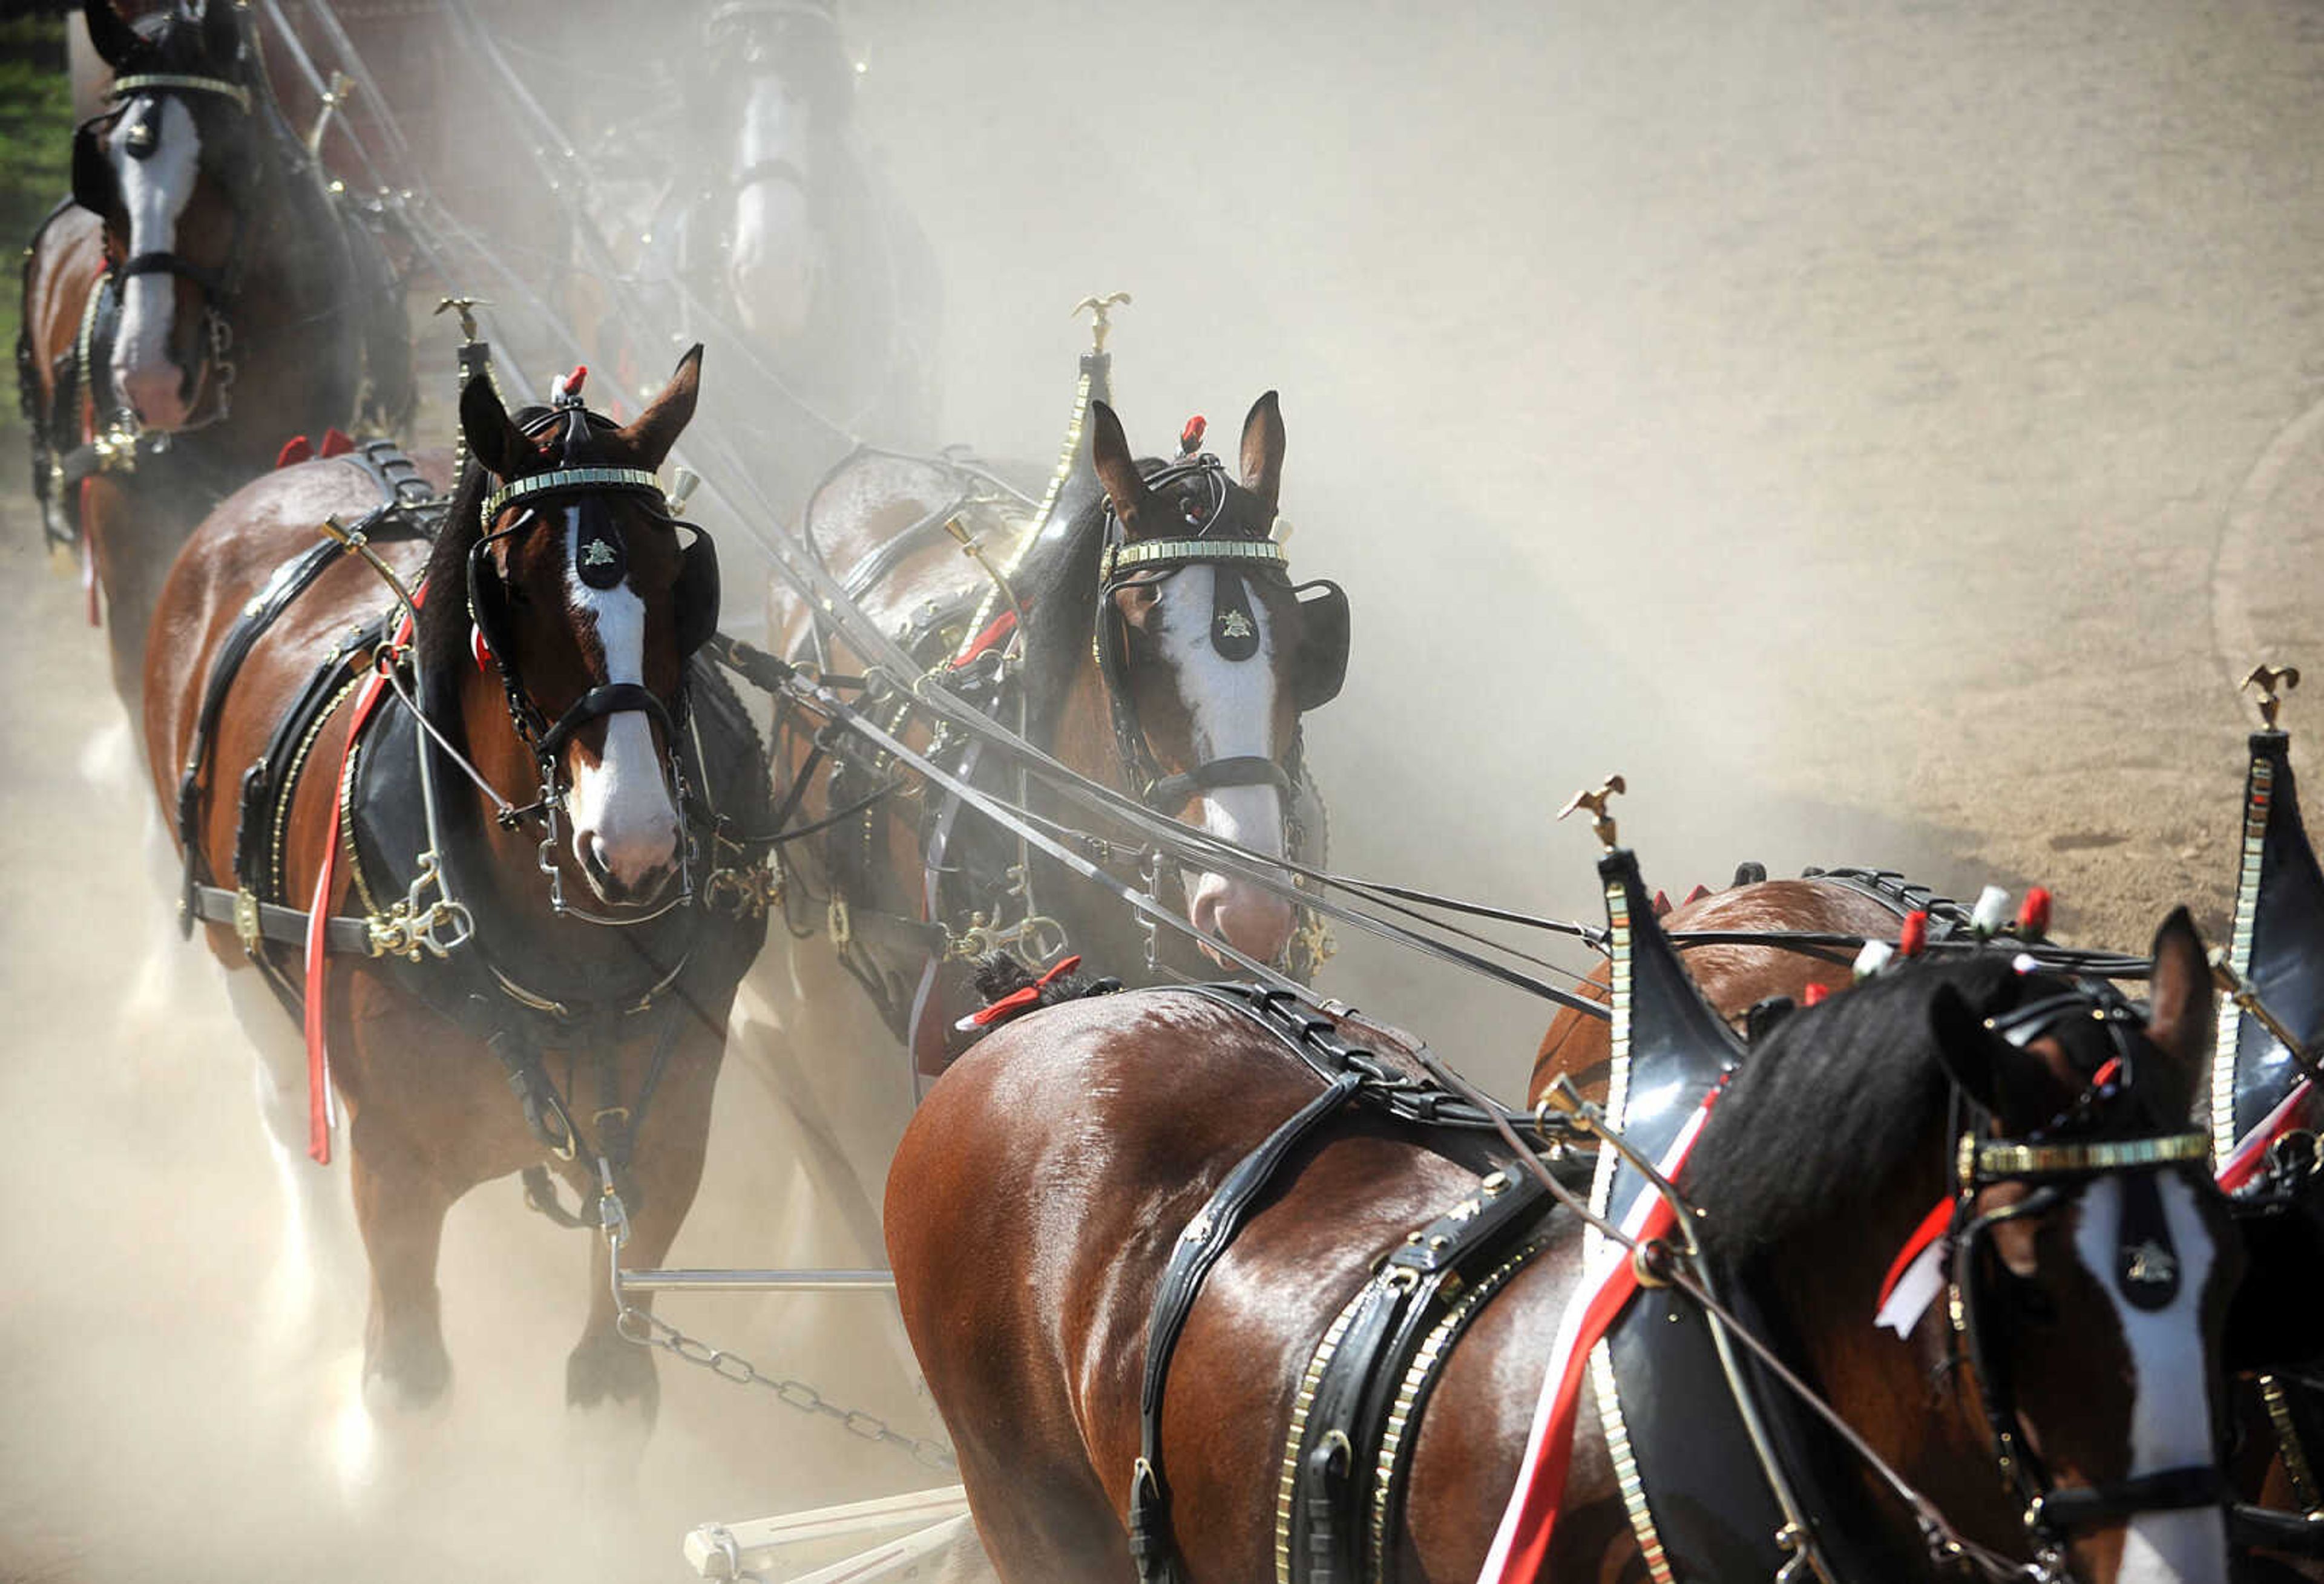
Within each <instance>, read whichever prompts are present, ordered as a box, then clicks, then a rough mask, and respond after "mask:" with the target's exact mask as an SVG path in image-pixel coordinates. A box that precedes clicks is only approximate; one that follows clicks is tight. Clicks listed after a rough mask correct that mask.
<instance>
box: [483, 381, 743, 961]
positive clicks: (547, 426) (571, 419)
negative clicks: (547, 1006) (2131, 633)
mask: <svg viewBox="0 0 2324 1584" xmlns="http://www.w3.org/2000/svg"><path fill="white" fill-rule="evenodd" d="M592 417H593V415H592V414H590V413H589V412H588V410H586V408H585V407H584V406H583V405H582V403H581V401H580V400H579V398H577V397H561V398H559V399H558V401H557V402H556V403H555V405H553V406H552V407H551V409H550V410H549V413H548V414H547V415H546V416H545V417H542V418H539V419H534V420H533V421H532V423H531V424H530V426H529V427H527V428H525V433H526V434H527V435H528V436H529V437H532V438H535V439H539V438H541V437H545V436H546V435H547V434H548V433H549V431H550V430H551V429H553V428H556V427H557V426H558V424H560V423H562V424H564V425H565V426H566V436H565V459H564V462H563V464H562V465H559V466H557V467H554V468H551V469H550V470H549V471H548V472H546V473H539V474H529V475H527V476H525V477H523V478H519V479H514V480H511V481H509V482H506V483H503V484H502V485H501V486H500V487H499V488H498V489H495V490H493V492H492V493H490V494H489V495H487V496H486V497H485V499H484V503H483V505H482V507H481V508H480V509H479V511H478V513H477V517H478V525H479V527H480V529H481V530H483V531H481V532H480V533H479V535H478V536H477V539H476V542H475V544H474V545H473V546H471V547H470V548H469V551H468V560H467V590H466V594H467V600H468V617H469V620H470V621H471V622H473V623H475V630H476V632H477V634H478V636H479V638H480V639H481V640H482V648H483V650H484V654H485V655H486V656H487V657H489V658H491V660H492V662H493V668H494V669H495V670H497V671H498V672H499V674H500V678H501V686H502V689H503V693H504V694H505V695H506V697H507V701H508V713H509V723H510V724H511V726H512V727H513V728H514V730H515V732H516V734H517V736H518V738H519V740H520V741H522V742H523V743H524V744H525V746H526V747H527V748H528V749H530V751H531V753H532V756H533V760H534V762H535V764H536V765H537V766H538V768H539V775H540V797H539V801H538V802H536V803H534V804H533V805H532V806H530V807H528V808H509V807H503V809H502V811H501V813H500V815H499V816H498V821H499V824H501V826H502V828H503V829H508V830H513V829H514V828H516V825H517V824H518V823H519V822H520V821H521V818H522V817H523V816H524V815H536V816H538V817H539V819H540V821H541V823H542V825H543V832H542V836H541V842H540V852H539V868H540V870H541V872H542V873H543V874H544V875H546V876H547V877H548V879H549V903H550V907H551V908H552V910H553V911H554V912H556V913H557V914H558V915H559V916H571V917H574V918H577V919H580V920H582V921H583V922H585V923H588V924H598V925H607V926H632V925H639V924H645V923H648V922H650V921H651V920H653V919H656V918H659V917H660V916H662V915H664V914H666V913H668V912H669V911H671V910H672V909H673V908H677V907H685V906H687V904H689V903H690V902H692V901H693V899H694V865H693V845H694V843H693V840H692V837H691V834H690V833H691V832H692V830H693V828H694V825H693V820H692V818H691V814H692V798H693V794H692V789H691V787H689V786H688V784H687V777H686V773H685V769H684V767H683V765H682V763H681V761H680V759H679V752H678V749H679V743H680V741H681V732H682V731H683V728H684V725H685V722H686V718H687V702H688V701H687V684H686V678H687V668H686V663H685V662H686V660H687V658H688V657H690V656H691V654H692V652H693V650H694V649H697V648H699V647H700V641H701V640H702V639H706V638H707V636H708V632H709V630H710V629H711V628H712V627H715V624H716V622H717V561H716V553H715V550H714V549H713V548H712V545H711V540H710V538H709V536H708V535H707V534H705V533H704V532H703V531H702V530H701V529H699V528H697V527H696V526H695V525H694V524H692V523H689V522H685V521H682V520H679V519H678V518H676V517H673V516H671V515H670V514H669V502H668V498H667V497H666V496H665V495H664V493H663V491H662V487H661V481H660V479H659V478H658V477H657V476H656V475H655V474H652V473H650V472H649V471H648V470H646V469H644V468H638V467H611V466H603V465H589V464H586V463H583V462H581V461H579V460H578V459H577V453H578V451H579V449H580V447H581V445H582V442H583V441H584V439H585V438H586V436H587V433H588V426H589V424H590V422H591V420H592ZM600 421H602V420H600ZM608 494H622V495H630V496H634V497H639V498H641V499H642V500H643V501H645V502H647V510H648V511H650V512H651V513H652V514H653V515H654V516H655V517H656V518H658V519H659V520H661V521H662V522H663V523H664V524H665V525H667V526H668V527H669V528H670V529H672V530H677V529H678V528H685V529H687V530H688V531H690V532H691V533H692V534H693V535H694V539H693V542H692V543H690V544H688V545H687V546H686V547H685V548H684V550H683V551H682V552H681V554H682V557H683V560H682V562H681V570H680V573H679V579H678V590H677V599H678V605H679V611H680V616H679V622H680V632H679V634H678V643H679V648H680V650H681V655H680V665H679V669H678V695H677V697H676V698H675V699H671V700H665V699H663V698H662V697H661V696H660V695H659V694H657V693H655V692H654V691H653V690H652V689H651V688H650V687H647V686H644V685H642V684H641V683H636V682H604V683H599V684H596V685H595V686H592V687H590V688H589V689H588V690H587V691H586V692H585V693H584V694H582V695H581V696H580V697H579V698H578V699H576V700H575V701H574V703H573V704H572V705H570V706H569V707H568V708H567V709H566V710H565V711H564V712H563V713H561V714H558V716H557V718H556V719H555V720H554V721H552V720H550V719H549V715H548V713H547V712H546V711H544V710H543V709H542V708H541V707H540V705H539V703H538V702H537V701H536V700H535V699H534V698H533V696H532V693H531V690H530V688H529V687H528V686H526V684H525V681H524V677H523V674H522V672H521V669H520V668H519V666H518V663H517V659H516V655H515V652H514V651H515V645H514V644H513V643H512V641H511V640H510V636H509V633H508V621H507V614H506V610H505V603H506V599H507V594H506V592H505V588H504V585H503V583H502V580H501V577H500V574H499V572H498V571H497V569H496V568H495V567H494V566H493V562H492V547H493V545H495V544H497V543H499V542H501V541H503V540H505V539H510V538H512V537H513V536H515V535H517V534H521V533H524V532H528V531H530V530H533V529H536V528H539V527H542V526H545V525H546V523H547V521H548V520H547V519H545V518H543V517H542V516H541V515H540V514H539V512H537V511H530V510H528V511H525V512H524V513H523V514H522V515H521V516H520V517H519V518H518V519H517V520H516V521H514V522H512V523H511V524H510V525H509V526H508V527H506V528H503V529H498V530H495V529H493V523H494V522H495V521H496V520H498V519H499V518H500V515H501V513H502V512H503V511H506V510H507V509H508V508H509V507H511V506H513V505H517V504H520V503H525V502H536V501H565V500H576V499H581V500H588V501H598V502H600V503H601V504H602V497H604V496H605V495H608ZM587 533H588V534H589V535H592V536H595V537H594V538H592V539H591V540H590V544H589V546H588V547H586V548H579V549H577V550H576V554H577V555H579V556H580V557H584V558H586V557H588V556H589V554H590V552H591V550H592V549H595V548H599V547H603V553H604V555H605V556H606V557H609V558H615V557H617V558H618V560H619V564H620V566H621V568H622V569H623V570H624V571H625V569H626V565H627V547H626V544H625V543H624V542H622V534H621V530H620V529H619V527H618V526H617V525H614V524H613V523H612V522H610V521H606V522H604V523H600V524H595V525H593V526H591V527H590V528H589V529H588V530H587ZM576 572H578V573H580V574H581V575H582V576H583V577H584V580H585V581H586V580H587V579H588V577H589V576H590V574H589V572H588V569H587V567H586V566H583V567H576ZM689 640H692V641H689ZM631 710H636V711H640V712H642V713H643V714H645V715H646V717H647V718H648V719H649V720H650V722H652V723H653V724H654V725H656V726H657V727H659V729H660V732H661V742H662V754H663V762H664V769H665V771H666V774H667V776H668V778H669V787H670V790H671V793H672V797H673V799H674V801H675V803H676V805H677V810H678V828H679V832H680V838H679V843H678V888H677V889H676V891H675V892H674V893H673V894H672V895H671V896H670V897H669V898H668V899H666V900H665V901H664V902H663V903H662V904H661V905H660V906H659V907H654V908H652V909H650V910H649V911H646V912H643V913H640V914H638V915H636V916H623V917H618V918H616V917H612V916H605V915H601V914H596V913H593V912H589V911H586V910H585V909H582V908H579V907H574V906H572V905H571V904H569V903H568V902H567V901H566V899H565V889H564V876H563V871H562V870H561V869H560V868H559V867H558V862H557V856H556V849H557V845H558V840H559V837H558V821H557V814H558V810H559V809H561V808H562V807H564V806H565V799H566V796H567V792H568V791H569V790H570V787H568V786H567V782H566V778H565V767H564V750H565V748H566V746H567V744H568V743H569V742H570V741H572V740H573V738H574V736H575V735H576V733H577V732H580V731H581V730H582V729H583V728H585V727H586V726H588V725H589V724H591V723H593V722H595V721H599V720H602V719H604V718H605V717H606V716H609V715H614V714H623V713H625V712H628V711H631Z"/></svg>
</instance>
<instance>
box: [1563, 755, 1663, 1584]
mask: <svg viewBox="0 0 2324 1584" xmlns="http://www.w3.org/2000/svg"><path fill="white" fill-rule="evenodd" d="M1609 785H1610V783H1609ZM1601 799H1602V795H1601ZM1576 802H1577V804H1580V803H1582V800H1580V799H1577V800H1576ZM1583 806H1586V805H1583ZM1602 807H1603V804H1602V800H1601V802H1600V805H1599V808H1600V810H1602ZM1603 817H1604V815H1603V814H1602V812H1601V813H1600V818H1603ZM1605 834H1607V835H1609V836H1610V834H1611V831H1610V828H1609V831H1608V832H1606V833H1605ZM1606 923H1607V943H1606V944H1607V961H1608V966H1609V970H1610V972H1609V975H1608V979H1607V990H1608V991H1609V1000H1610V1001H1611V1003H1612V1019H1611V1021H1610V1022H1609V1025H1608V1028H1609V1034H1610V1036H1611V1045H1612V1051H1613V1055H1612V1059H1611V1061H1610V1063H1609V1072H1608V1076H1607V1082H1606V1106H1605V1111H1604V1115H1605V1118H1606V1121H1607V1125H1608V1126H1609V1127H1610V1128H1616V1129H1618V1128H1620V1127H1621V1126H1622V1121H1623V1118H1624V1114H1625V1113H1626V1112H1627V1111H1628V1109H1629V1103H1630V1005H1631V995H1632V978H1633V974H1632V955H1633V953H1632V949H1631V948H1632V943H1633V940H1634V936H1633V935H1632V933H1631V928H1630V893H1629V889H1628V886H1627V885H1626V884H1625V883H1624V882H1623V881H1622V880H1621V879H1609V880H1608V881H1607V882H1606ZM1621 1165H1622V1161H1621V1154H1620V1152H1619V1151H1618V1150H1611V1149H1605V1150H1600V1151H1599V1152H1598V1172H1597V1174H1596V1176H1594V1177H1593V1178H1592V1179H1591V1183H1590V1210H1591V1214H1593V1215H1595V1216H1598V1217H1600V1219H1602V1218H1603V1217H1604V1216H1605V1214H1606V1207H1607V1204H1608V1202H1609V1201H1611V1200H1612V1198H1613V1197H1614V1174H1615V1173H1616V1172H1618V1171H1619V1170H1620V1169H1621ZM1605 1241H1606V1239H1605V1235H1604V1234H1603V1233H1601V1232H1600V1231H1599V1230H1598V1229H1596V1228H1595V1227H1591V1228H1588V1229H1585V1230H1584V1231H1583V1233H1582V1269H1584V1270H1589V1269H1591V1268H1592V1266H1594V1265H1595V1263H1596V1261H1597V1260H1598V1258H1599V1257H1600V1253H1601V1251H1602V1249H1603V1248H1604V1245H1605ZM1590 1375H1591V1383H1592V1385H1593V1386H1595V1387H1596V1392H1595V1395H1596V1396H1597V1399H1598V1419H1599V1423H1600V1424H1601V1425H1602V1426H1603V1427H1604V1429H1605V1432H1606V1450H1607V1452H1608V1454H1609V1456H1610V1457H1611V1458H1612V1459H1613V1460H1614V1472H1615V1476H1616V1478H1617V1480H1618V1483H1619V1485H1620V1487H1621V1492H1622V1506H1623V1508H1624V1510H1625V1511H1627V1512H1628V1515H1629V1518H1630V1528H1631V1530H1632V1531H1633V1532H1634V1533H1636V1534H1637V1538H1638V1551H1639V1553H1640V1554H1641V1555H1642V1556H1644V1557H1645V1559H1646V1571H1647V1573H1648V1575H1649V1576H1650V1577H1651V1578H1652V1579H1654V1584H1674V1580H1673V1577H1672V1574H1671V1568H1670V1561H1669V1559H1668V1558H1667V1557H1665V1555H1664V1552H1663V1541H1662V1534H1661V1533H1660V1532H1659V1531H1658V1530H1656V1529H1655V1515H1654V1509H1653V1508H1652V1507H1651V1506H1648V1505H1647V1502H1646V1485H1645V1482H1644V1481H1643V1480H1642V1479H1641V1478H1640V1477H1639V1474H1638V1465H1637V1460H1636V1459H1635V1458H1634V1457H1633V1456H1632V1455H1631V1451H1630V1432H1629V1427H1628V1425H1627V1424H1626V1423H1623V1419H1622V1398H1621V1393H1620V1391H1619V1389H1618V1387H1617V1386H1616V1385H1615V1382H1614V1357H1613V1354H1612V1352H1611V1351H1610V1350H1609V1349H1608V1348H1607V1346H1606V1344H1605V1343H1604V1342H1603V1341H1600V1343H1599V1344H1598V1345H1597V1346H1596V1347H1595V1348H1593V1349H1591V1353H1590Z"/></svg>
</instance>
